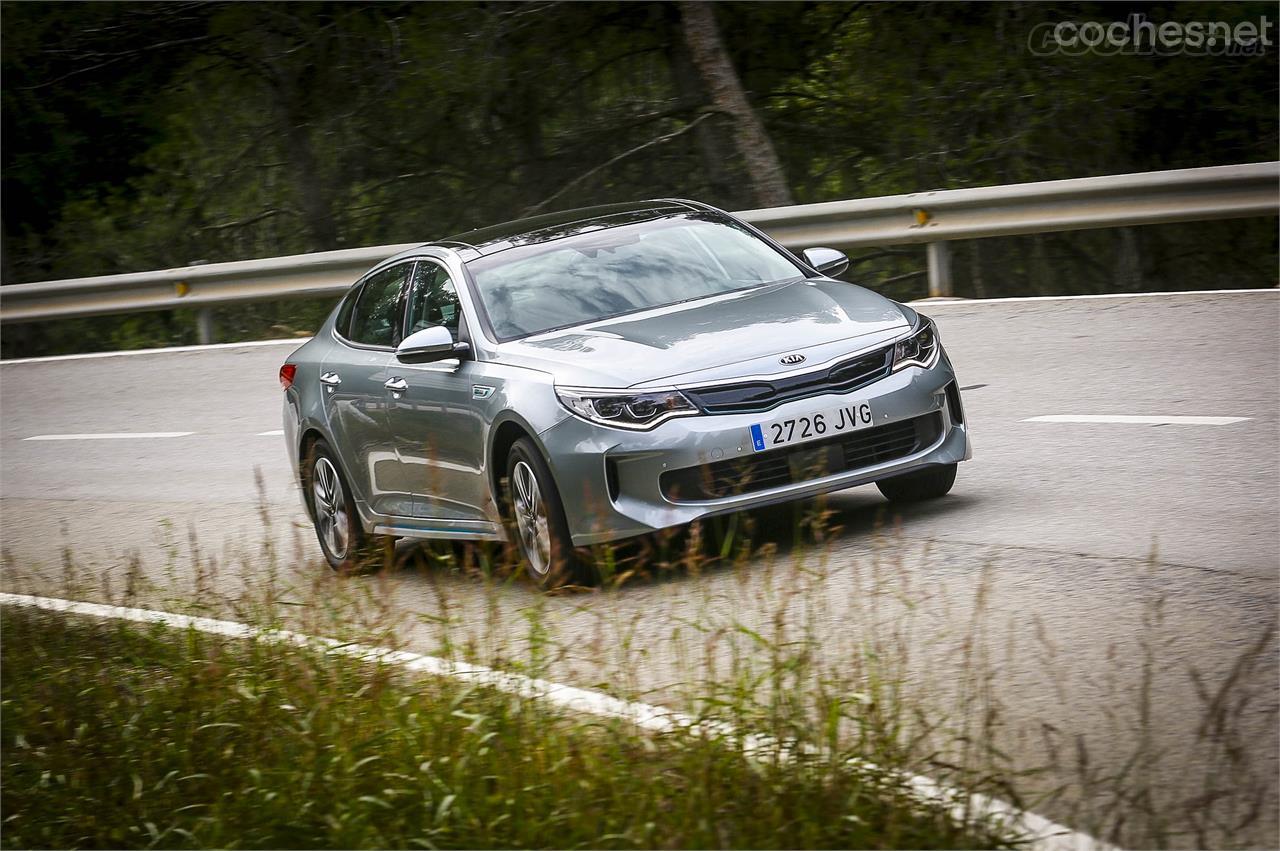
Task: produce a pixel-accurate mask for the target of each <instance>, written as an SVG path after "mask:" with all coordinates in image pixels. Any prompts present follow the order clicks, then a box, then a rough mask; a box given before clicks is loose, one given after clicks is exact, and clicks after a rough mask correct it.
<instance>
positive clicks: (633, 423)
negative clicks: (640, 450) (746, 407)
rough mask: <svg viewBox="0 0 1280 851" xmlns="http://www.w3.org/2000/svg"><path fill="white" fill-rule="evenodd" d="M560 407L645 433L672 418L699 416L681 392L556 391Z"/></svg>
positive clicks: (588, 418) (569, 388)
mask: <svg viewBox="0 0 1280 851" xmlns="http://www.w3.org/2000/svg"><path fill="white" fill-rule="evenodd" d="M556 395H557V396H558V397H560V404H562V405H564V406H565V407H566V408H568V409H569V410H571V411H573V412H574V413H575V414H577V415H578V416H580V417H582V418H583V419H587V420H591V422H593V423H599V424H600V425H606V426H613V427H615V428H629V429H633V430H637V431H644V430H645V429H650V428H653V427H654V426H656V425H657V424H658V423H660V422H663V421H665V420H669V419H671V418H672V417H687V416H690V415H692V414H696V413H698V409H697V408H695V407H694V406H693V403H692V402H690V401H689V400H688V399H686V398H685V397H684V394H683V393H681V392H680V391H679V390H658V391H654V392H649V393H625V392H619V391H617V390H584V389H577V388H573V387H557V388H556Z"/></svg>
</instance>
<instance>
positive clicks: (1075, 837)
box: [0, 593, 1119, 851]
mask: <svg viewBox="0 0 1280 851" xmlns="http://www.w3.org/2000/svg"><path fill="white" fill-rule="evenodd" d="M5 603H7V604H10V605H14V606H30V607H33V608H37V609H44V610H46V611H52V612H66V613H69V614H77V615H87V616H90V617H95V618H117V619H120V620H128V621H134V622H137V623H159V624H164V625H165V626H169V627H174V628H176V629H194V630H196V631H197V632H206V633H209V634H212V635H223V636H227V637H229V638H248V639H252V640H254V641H263V642H274V643H279V644H292V645H295V646H298V647H310V648H313V649H323V650H324V651H326V652H329V653H334V654H337V655H341V656H349V657H351V658H353V659H359V660H362V661H365V662H378V663H382V664H390V665H399V666H401V667H403V668H405V669H406V670H409V671H415V672H419V673H424V674H429V675H432V676H437V677H453V678H456V679H461V680H465V681H467V682H471V683H477V684H480V685H484V686H487V687H489V688H492V689H495V690H497V691H500V692H504V693H506V694H515V695H519V696H521V697H524V698H528V699H530V700H541V701H545V702H546V703H549V704H551V705H553V706H556V707H559V708H560V709H563V710H566V711H568V712H571V713H579V714H583V715H594V716H596V717H599V718H617V719H620V720H624V721H629V722H630V723H632V724H635V725H636V726H637V727H640V728H641V729H643V730H648V731H650V732H655V733H669V732H675V731H679V730H683V731H686V732H689V733H692V734H694V735H702V736H717V737H721V738H724V739H729V740H737V741H739V742H741V744H742V748H743V751H744V752H746V753H747V754H748V755H749V756H755V757H758V758H762V759H766V760H774V759H783V760H785V759H787V758H788V757H789V756H790V752H789V750H788V748H787V747H786V746H785V745H784V744H782V743H780V742H778V741H777V740H775V739H773V738H772V737H769V736H760V735H753V734H748V735H743V736H737V735H734V731H733V729H732V728H731V727H729V725H727V724H723V723H713V722H707V721H699V720H697V719H696V718H693V717H691V716H689V715H684V714H682V713H679V712H673V711H671V710H670V709H666V708H664V707H661V706H653V705H651V704H648V703H637V702H630V701H625V700H620V699H618V698H616V697H611V696H610V695H607V694H604V693H603V692H598V691H589V690H587V689H580V688H574V687H573V686H566V685H561V684H559V683H553V682H550V681H548V680H539V679H533V678H531V677H526V676H523V675H521V674H511V673H507V672H505V671H499V670H496V669H494V668H487V667H485V666H483V665H472V664H469V663H467V662H452V661H450V660H448V659H441V658H439V657H436V656H424V655H422V654H420V653H410V652H408V651H405V650H389V649H387V648H385V647H373V646H370V645H367V644H352V643H348V642H344V641H336V640H334V639H332V638H316V637H313V636H309V635H303V634H301V633H297V632H292V631H289V630H270V631H268V630H262V629H257V628H254V627H251V626H249V625H248V624H243V623H237V622H235V621H223V620H214V619H212V618H200V617H192V616H190V615H179V614H174V613H172V612H158V611H154V610H152V609H127V608H122V607H120V606H104V605H100V604H98V603H81V602H77V601H75V600H61V599H58V598H56V597H32V596H28V595H26V594H3V593H0V604H5ZM862 765H863V766H864V767H865V768H867V769H868V770H876V769H877V766H875V765H873V764H871V763H866V762H864V763H862ZM885 773H887V774H893V775H896V776H897V777H898V778H899V779H901V780H903V781H904V782H905V783H907V785H908V786H910V788H911V789H912V791H914V792H915V794H916V795H918V796H919V797H920V798H921V799H922V800H925V801H927V802H931V803H935V804H941V805H943V806H945V807H947V808H948V810H949V812H950V813H951V816H952V818H954V819H956V820H957V821H958V822H960V823H965V822H966V820H972V821H982V820H988V819H994V820H1000V821H1002V822H1003V823H1004V824H1006V825H1007V826H1008V827H1009V828H1010V829H1011V830H1012V831H1014V832H1016V833H1019V834H1021V835H1022V836H1024V837H1025V838H1026V840H1027V842H1028V844H1027V846H1026V847H1027V848H1030V849H1034V851H1119V849H1118V848H1116V846H1114V845H1110V844H1108V843H1105V842H1102V841H1101V840H1099V839H1096V838H1094V837H1092V836H1090V835H1089V834H1087V833H1080V832H1078V831H1074V830H1071V829H1070V828H1067V827H1064V826H1062V825H1060V824H1057V823H1055V822H1052V821H1049V819H1047V818H1045V817H1044V816H1040V815H1036V814H1035V813H1031V812H1026V811H1024V810H1020V809H1019V808H1017V807H1015V806H1013V805H1012V804H1010V803H1007V802H1005V801H1001V800H999V799H998V798H991V797H989V796H987V795H978V794H974V795H965V794H964V793H963V792H961V791H960V790H958V789H952V788H950V787H947V786H943V785H942V784H941V783H938V782H937V781H936V780H931V779H930V778H928V777H923V776H921V775H918V774H910V775H909V774H904V773H902V772H897V771H893V770H887V771H886V772H885Z"/></svg>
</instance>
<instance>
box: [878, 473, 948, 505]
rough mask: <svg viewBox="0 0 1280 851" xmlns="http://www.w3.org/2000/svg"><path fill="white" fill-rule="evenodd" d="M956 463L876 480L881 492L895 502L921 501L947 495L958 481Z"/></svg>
mask: <svg viewBox="0 0 1280 851" xmlns="http://www.w3.org/2000/svg"><path fill="white" fill-rule="evenodd" d="M956 466H957V465H955V464H938V465H936V466H933V467H925V468H924V469H923V470H916V471H915V472H914V473H907V474H906V475H903V476H894V477H893V478H891V479H881V480H880V481H878V482H876V487H878V488H880V493H882V494H884V495H885V496H886V497H887V498H888V499H890V500H892V501H893V502H919V501H921V500H925V499H937V498H938V497H940V496H946V495H947V492H948V491H950V490H951V486H952V485H954V484H955V483H956Z"/></svg>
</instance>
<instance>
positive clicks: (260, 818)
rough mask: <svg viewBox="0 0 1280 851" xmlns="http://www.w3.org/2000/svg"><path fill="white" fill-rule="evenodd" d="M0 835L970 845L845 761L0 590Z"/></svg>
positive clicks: (37, 838)
mask: <svg viewBox="0 0 1280 851" xmlns="http://www.w3.org/2000/svg"><path fill="white" fill-rule="evenodd" d="M0 639H2V641H3V645H2V651H3V659H2V662H3V666H2V668H0V674H2V681H0V689H2V692H3V693H2V697H3V766H2V769H0V770H2V777H0V805H2V806H0V809H2V812H3V825H2V826H3V839H2V841H3V845H4V847H8V848H19V847H43V848H48V847H164V848H169V847H201V848H205V847H227V848H230V847H253V848H314V847H345V848H369V847H387V848H393V847H396V848H398V847H423V848H436V847H439V848H444V847H451V848H469V847H473V848H482V847H568V848H571V847H611V848H629V847H644V848H655V847H662V848H675V847H679V848H693V847H750V848H775V847H785V848H801V847H846V848H860V847H867V848H873V847H908V848H933V847H973V846H980V847H990V846H992V845H996V844H1000V841H1001V840H1000V837H998V836H997V835H995V834H992V833H989V832H986V831H985V830H981V829H977V828H974V829H968V830H966V829H962V828H961V827H959V826H957V825H956V824H954V823H953V822H952V821H950V820H949V819H948V818H947V817H946V816H945V815H944V814H943V813H941V812H940V811H938V810H937V809H935V808H931V807H928V806H925V805H923V804H921V803H920V802H919V801H918V800H916V799H914V798H912V797H911V796H910V795H909V794H908V793H907V792H906V791H905V790H904V789H903V788H902V787H901V786H900V785H898V784H897V783H896V781H894V780H893V778H892V776H890V775H886V774H881V773H879V772H867V771H865V770H856V769H854V768H852V767H850V766H849V765H848V763H847V761H846V760H845V756H844V755H834V756H828V757H801V758H797V759H794V760H775V761H772V762H760V761H754V760H752V759H749V758H747V757H746V756H744V755H743V754H742V753H741V751H739V750H735V748H734V747H733V746H732V744H731V743H729V742H726V741H722V740H712V739H706V738H699V737H697V736H693V735H688V734H684V733H676V734H666V735H661V736H654V735H648V734H644V733H641V732H639V731H638V730H637V729H636V728H634V727H632V726H630V725H628V724H626V723H625V722H620V721H602V720H599V719H586V720H584V719H582V718H572V717H566V716H563V715H560V714H557V713H556V712H554V711H553V710H551V709H549V708H547V707H546V706H545V705H542V704H538V703H536V702H531V701H528V700H524V699H521V698H516V697H512V696H509V695H503V694H499V693H497V692H494V691H492V690H488V689H484V688H476V687H469V686H467V685H465V684H462V683H460V682H458V681H454V680H446V679H433V678H422V679H418V678H406V677H401V676H398V675H397V674H396V673H395V672H394V671H393V670H390V669H387V668H383V667H378V666H373V665H369V664H364V663H360V662H357V661H353V660H351V659H349V658H344V657H339V656H333V655H326V654H322V653H318V652H315V651H311V650H304V649H299V648H294V647H288V646H284V645H279V644H267V643H257V642H249V641H236V640H227V639H220V638H215V637H211V636H207V635H202V634H200V633H196V632H187V631H175V630H169V629H165V628H160V627H145V628H144V627H138V626H134V625H129V624H126V623H123V622H99V621H94V620H89V619H83V618H69V617H66V616H63V615H54V614H48V613H40V612H36V611H33V610H27V609H21V608H12V607H10V608H6V609H4V611H3V618H2V619H0Z"/></svg>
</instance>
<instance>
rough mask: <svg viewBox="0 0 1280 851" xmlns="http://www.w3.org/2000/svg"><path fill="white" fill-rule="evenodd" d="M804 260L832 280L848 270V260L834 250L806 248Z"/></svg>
mask: <svg viewBox="0 0 1280 851" xmlns="http://www.w3.org/2000/svg"><path fill="white" fill-rule="evenodd" d="M804 260H805V262H806V263H808V264H809V265H810V266H812V267H813V268H815V269H817V270H818V271H819V272H821V273H822V274H824V275H826V276H828V277H831V278H834V277H835V276H836V275H839V274H840V273H841V272H843V271H844V270H845V269H848V268H849V258H848V257H845V256H844V252H843V251H836V250H835V249H834V248H806V249H805V250H804Z"/></svg>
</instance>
